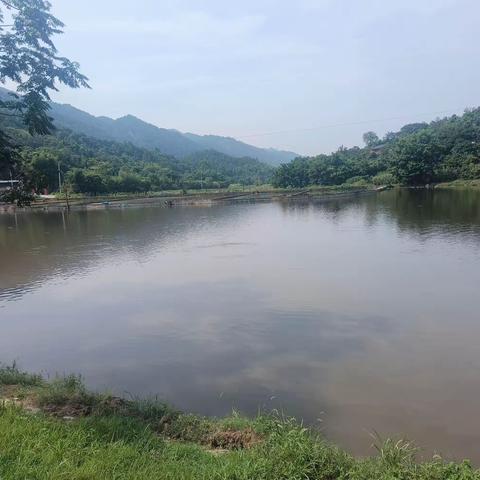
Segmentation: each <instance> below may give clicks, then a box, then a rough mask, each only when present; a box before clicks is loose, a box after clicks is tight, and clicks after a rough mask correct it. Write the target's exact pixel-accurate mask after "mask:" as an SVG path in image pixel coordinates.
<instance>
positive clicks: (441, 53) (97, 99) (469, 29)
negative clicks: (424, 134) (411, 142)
mask: <svg viewBox="0 0 480 480" xmlns="http://www.w3.org/2000/svg"><path fill="white" fill-rule="evenodd" d="M51 1H52V4H53V12H54V14H56V15H57V16H58V17H60V18H61V19H62V20H63V21H64V22H65V23H66V25H67V26H66V31H65V35H63V36H62V37H61V38H60V37H59V38H58V41H57V45H58V46H59V48H60V50H61V53H62V54H65V55H67V56H69V57H70V58H73V59H75V60H77V61H79V62H80V63H81V66H82V71H83V72H84V73H85V74H87V75H88V76H89V77H90V80H91V85H92V87H93V89H92V90H91V91H85V90H84V91H69V90H62V92H61V93H60V94H56V95H55V96H54V99H55V100H57V101H60V102H64V103H71V104H72V105H74V106H76V107H79V108H81V109H84V110H87V111H89V112H91V113H93V114H95V115H107V116H112V117H119V116H122V115H125V114H127V113H131V114H134V115H136V116H138V117H141V118H143V119H145V120H146V121H149V122H151V123H153V124H155V125H158V126H161V127H166V128H176V129H178V130H182V131H191V132H195V133H215V134H219V135H228V136H233V137H236V138H241V139H242V140H244V141H247V142H248V143H252V144H256V145H260V146H272V147H278V148H286V149H291V150H294V151H296V152H298V153H302V154H304V153H308V154H312V153H319V152H325V151H331V150H334V149H336V148H337V147H338V146H339V145H341V144H344V145H347V146H350V145H355V144H360V143H361V135H362V133H363V132H364V131H366V130H370V129H373V130H375V131H377V132H378V133H380V134H383V133H385V132H386V131H387V130H392V129H396V128H398V127H399V126H401V125H402V124H404V123H407V122H409V121H419V120H430V119H433V118H435V117H436V116H439V115H443V114H442V113H438V112H443V111H447V112H446V113H454V112H461V111H462V110H463V109H464V108H465V107H467V106H477V105H480V63H479V58H480V42H479V40H478V25H479V23H480V1H479V0H362V1H359V0H295V1H280V0H277V1H273V0H242V1H239V2H233V1H232V2H230V1H225V0H211V1H193V0H143V1H142V0H140V1H137V2H131V1H127V0H95V1H94V0H82V1H81V2H80V1H72V0H51ZM392 117H401V118H400V119H395V120H393V119H391V118H392ZM385 118H388V119H391V120H387V121H375V120H382V119H385ZM358 122H365V123H361V124H359V123H358ZM339 124H341V125H339ZM344 124H350V125H344ZM315 127H322V128H316V129H314V130H309V131H292V130H303V129H309V128H315ZM278 131H280V132H281V133H276V134H273V135H258V136H253V135H257V134H263V133H268V132H278ZM285 131H289V132H285Z"/></svg>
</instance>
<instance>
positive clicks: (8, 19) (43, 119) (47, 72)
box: [0, 0, 89, 176]
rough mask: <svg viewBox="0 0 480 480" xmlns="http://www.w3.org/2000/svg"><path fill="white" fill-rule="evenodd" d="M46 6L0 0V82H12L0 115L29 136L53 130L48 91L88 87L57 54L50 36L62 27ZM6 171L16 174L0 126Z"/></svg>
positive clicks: (0, 164)
mask: <svg viewBox="0 0 480 480" xmlns="http://www.w3.org/2000/svg"><path fill="white" fill-rule="evenodd" d="M50 9H51V5H50V3H49V2H48V1H46V0H0V82H2V83H5V82H6V81H7V80H9V81H12V82H13V83H14V84H15V85H16V93H15V94H13V95H11V97H10V98H8V99H3V100H1V101H0V109H1V110H0V114H1V115H2V116H4V117H17V118H19V119H21V120H22V121H23V123H24V124H25V126H26V127H27V129H28V131H29V132H30V134H32V135H34V134H40V135H45V134H48V133H50V132H52V130H53V129H54V126H53V123H52V119H51V118H50V117H49V116H48V110H49V108H50V105H49V101H50V95H49V92H51V91H52V90H53V91H55V90H57V89H58V85H59V84H64V85H67V86H68V87H71V88H79V87H89V85H88V83H87V82H88V79H87V78H86V77H85V76H84V75H82V74H81V73H80V72H79V65H78V64H77V63H75V62H72V61H70V60H69V59H68V58H65V57H61V56H59V55H58V52H57V49H56V47H55V44H54V42H53V37H54V36H55V35H57V34H61V33H62V32H63V30H62V28H63V26H64V25H63V23H62V22H61V21H60V20H59V19H57V18H55V17H54V16H53V15H52V14H51V13H50ZM10 171H13V173H14V174H15V175H17V176H18V175H19V174H20V172H19V168H18V157H17V156H16V155H15V154H14V149H13V147H12V144H11V141H10V140H9V138H8V137H7V135H6V134H5V132H4V131H1V130H0V174H3V175H4V174H5V173H6V172H10Z"/></svg>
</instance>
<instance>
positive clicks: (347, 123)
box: [236, 108, 460, 139]
mask: <svg viewBox="0 0 480 480" xmlns="http://www.w3.org/2000/svg"><path fill="white" fill-rule="evenodd" d="M458 110H460V109H459V108H455V109H449V110H438V111H436V112H424V113H414V114H411V115H408V116H407V115H404V116H401V117H387V118H379V119H376V120H360V121H356V122H345V123H333V124H330V125H319V126H317V127H310V128H297V129H292V130H277V131H275V132H264V133H253V134H249V135H241V136H238V137H236V138H242V139H243V138H253V137H267V136H270V135H281V134H285V133H300V132H312V131H315V130H322V129H324V128H337V127H348V126H352V125H366V124H367V125H368V124H370V123H381V122H389V121H392V120H406V119H410V118H412V117H421V116H424V115H438V114H441V113H453V112H456V111H458Z"/></svg>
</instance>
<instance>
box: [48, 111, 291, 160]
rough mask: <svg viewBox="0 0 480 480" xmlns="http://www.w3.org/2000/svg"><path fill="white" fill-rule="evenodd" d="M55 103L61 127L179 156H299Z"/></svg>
mask: <svg viewBox="0 0 480 480" xmlns="http://www.w3.org/2000/svg"><path fill="white" fill-rule="evenodd" d="M51 105H52V109H51V111H50V114H51V116H52V117H53V119H54V123H55V125H56V126H57V127H59V128H68V129H70V130H72V131H74V132H77V133H83V134H85V135H89V136H91V137H94V138H100V139H104V140H115V141H120V142H131V143H132V144H133V145H136V146H138V147H143V148H148V149H152V150H153V149H158V150H160V151H161V152H162V153H164V154H166V155H174V156H175V157H179V158H183V157H186V156H188V155H190V154H192V153H196V152H200V151H203V150H216V151H217V152H220V153H224V154H226V155H230V156H232V157H239V158H240V157H251V158H256V159H258V160H260V161H262V162H265V163H268V164H270V165H279V164H281V163H286V162H289V161H290V160H292V159H293V158H295V157H297V156H298V155H297V154H296V153H294V152H288V151H282V150H275V149H263V148H258V147H254V146H252V145H248V144H246V143H243V142H240V141H238V140H235V139H234V138H229V137H220V136H216V135H203V136H202V135H195V134H193V133H182V132H179V131H178V130H173V129H166V128H159V127H156V126H155V125H152V124H150V123H147V122H144V121H143V120H141V119H139V118H137V117H135V116H133V115H126V116H124V117H120V118H118V119H116V120H114V119H112V118H109V117H95V116H93V115H90V114H89V113H87V112H84V111H82V110H79V109H77V108H75V107H72V106H71V105H67V104H59V103H53V102H52V104H51Z"/></svg>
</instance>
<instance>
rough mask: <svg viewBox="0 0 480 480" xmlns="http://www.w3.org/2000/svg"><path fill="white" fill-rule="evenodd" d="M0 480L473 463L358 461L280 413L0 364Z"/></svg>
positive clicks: (387, 447)
mask: <svg viewBox="0 0 480 480" xmlns="http://www.w3.org/2000/svg"><path fill="white" fill-rule="evenodd" d="M0 397H1V399H2V400H1V403H0V478H1V479H2V480H13V479H15V480H17V479H48V480H55V479H69V480H87V479H122V480H123V479H135V480H143V479H175V480H179V479H219V480H220V479H223V480H226V479H231V480H234V479H235V480H241V479H244V480H253V479H272V480H278V479H285V480H286V479H289V480H295V479H298V480H300V479H302V480H305V479H319V480H320V479H321V480H334V479H344V480H347V479H348V480H372V479H379V480H380V479H382V480H385V479H387V480H388V479H392V480H393V479H398V480H416V479H418V480H420V479H425V480H426V479H428V480H443V479H449V480H470V479H472V480H473V479H480V471H479V470H475V469H474V468H473V467H472V466H471V465H470V463H469V462H468V461H464V462H462V463H447V462H444V461H443V460H442V459H441V458H434V459H432V460H431V461H427V462H417V461H416V458H415V457H416V451H415V448H414V447H413V446H412V445H411V444H410V443H408V442H404V441H392V440H386V441H383V442H377V445H376V454H375V455H374V456H372V457H371V458H365V459H358V458H354V457H352V456H351V455H349V454H348V453H346V452H344V451H342V450H341V449H339V448H337V447H335V446H333V445H331V444H330V443H328V442H326V441H325V440H324V439H323V438H321V436H320V435H319V434H318V433H317V432H315V431H314V430H311V429H309V428H305V427H304V426H302V425H301V424H299V423H297V422H296V421H295V420H293V419H290V418H285V417H284V416H282V415H280V414H278V413H272V414H268V415H259V416H257V417H256V418H253V419H248V418H244V417H242V416H240V415H238V414H236V413H233V414H232V415H231V416H229V417H227V418H221V419H217V418H205V417H201V416H198V415H192V414H186V413H182V412H179V411H177V410H175V409H173V408H171V407H169V406H168V405H166V404H165V403H163V402H161V401H158V400H156V399H149V400H139V399H137V400H131V399H123V398H119V397H115V396H112V395H108V394H98V393H93V392H90V391H88V390H87V389H86V388H85V386H84V384H83V383H82V381H81V378H79V377H77V376H65V377H57V378H54V379H53V380H48V381H47V380H46V379H44V378H43V377H42V376H40V375H35V374H30V373H27V372H23V371H21V370H19V369H18V368H17V366H16V365H15V364H13V365H10V366H2V367H0Z"/></svg>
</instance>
